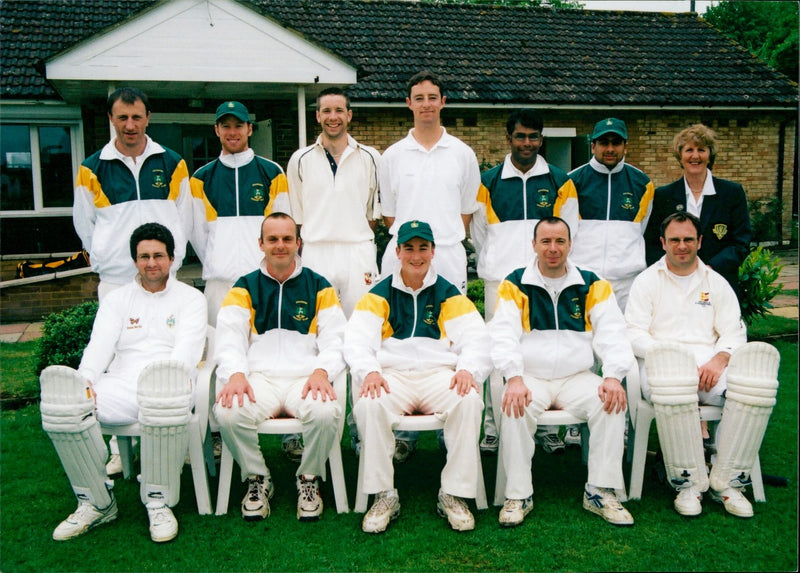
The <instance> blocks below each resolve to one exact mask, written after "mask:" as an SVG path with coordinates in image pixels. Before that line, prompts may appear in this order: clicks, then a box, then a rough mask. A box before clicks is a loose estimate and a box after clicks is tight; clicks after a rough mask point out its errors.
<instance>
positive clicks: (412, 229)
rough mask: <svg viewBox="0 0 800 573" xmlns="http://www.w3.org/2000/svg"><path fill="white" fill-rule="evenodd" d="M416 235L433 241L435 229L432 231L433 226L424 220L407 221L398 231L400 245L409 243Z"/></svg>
mask: <svg viewBox="0 0 800 573" xmlns="http://www.w3.org/2000/svg"><path fill="white" fill-rule="evenodd" d="M414 237H419V238H420V239H423V240H425V241H430V242H431V243H433V242H434V240H433V231H431V226H430V225H428V223H426V222H424V221H406V222H405V223H403V224H402V225H400V229H399V230H398V231H397V244H398V245H402V244H403V243H407V242H408V241H410V240H411V239H413V238H414Z"/></svg>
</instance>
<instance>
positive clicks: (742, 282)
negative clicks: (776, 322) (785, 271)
mask: <svg viewBox="0 0 800 573" xmlns="http://www.w3.org/2000/svg"><path fill="white" fill-rule="evenodd" d="M782 268H783V265H781V264H780V259H779V258H778V257H776V256H775V255H773V254H772V252H771V251H770V250H769V249H765V248H763V247H756V248H755V249H753V250H752V251H750V254H749V255H747V258H746V259H745V260H744V261H743V262H742V265H741V266H740V267H739V287H740V290H741V297H742V299H741V301H740V303H741V307H742V318H743V319H744V321H745V322H746V323H747V324H748V325H749V324H751V323H752V322H753V321H754V320H755V319H757V318H761V317H763V316H764V315H765V314H766V312H767V311H768V310H769V309H771V308H773V307H772V304H771V302H770V301H771V300H772V299H773V298H775V295H777V294H778V293H779V292H781V289H782V288H783V284H782V283H778V284H775V281H776V280H778V275H779V274H780V272H781V269H782Z"/></svg>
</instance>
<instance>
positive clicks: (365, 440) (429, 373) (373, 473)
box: [354, 367, 483, 498]
mask: <svg viewBox="0 0 800 573" xmlns="http://www.w3.org/2000/svg"><path fill="white" fill-rule="evenodd" d="M454 374H455V372H454V371H453V370H452V369H450V368H447V367H441V368H435V369H432V370H426V371H424V372H411V371H401V370H393V369H386V370H384V371H383V377H384V378H385V379H386V381H387V383H388V384H389V390H390V392H388V393H387V392H385V391H381V395H380V396H379V397H377V398H370V397H361V398H359V399H358V401H357V402H356V405H355V408H354V415H355V418H356V423H357V424H358V432H359V434H360V435H361V456H362V460H361V464H363V468H364V475H363V480H364V482H363V488H364V492H365V493H378V492H381V491H386V490H389V489H392V488H393V487H394V468H393V466H392V455H393V454H394V435H393V434H392V430H393V429H394V428H395V426H397V424H398V423H400V421H401V419H402V416H403V415H409V414H414V413H421V414H435V415H436V416H437V417H438V418H439V419H441V420H443V421H444V441H445V444H446V445H447V462H446V463H445V466H444V469H443V470H442V475H441V486H442V490H443V491H444V492H445V493H448V494H450V495H454V496H457V497H466V498H474V497H475V496H476V495H477V492H478V476H477V474H476V473H475V472H476V468H477V467H478V456H479V453H478V440H479V438H480V430H481V411H482V410H483V400H482V399H481V396H480V394H479V393H478V392H476V391H475V390H470V391H469V392H468V393H467V395H466V396H459V395H458V393H457V392H456V391H455V390H451V389H450V382H451V380H452V378H453V375H454Z"/></svg>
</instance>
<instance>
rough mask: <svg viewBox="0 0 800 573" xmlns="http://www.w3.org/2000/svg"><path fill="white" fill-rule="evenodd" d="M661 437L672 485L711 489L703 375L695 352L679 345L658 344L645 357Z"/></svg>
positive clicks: (679, 487)
mask: <svg viewBox="0 0 800 573" xmlns="http://www.w3.org/2000/svg"><path fill="white" fill-rule="evenodd" d="M645 369H646V371H647V379H648V381H649V382H650V388H651V390H652V395H651V399H652V401H653V409H654V410H655V412H656V426H657V427H658V439H659V441H660V442H661V452H662V454H663V455H664V465H665V466H666V470H667V477H668V478H669V482H670V485H671V486H672V487H673V488H675V489H682V488H685V487H689V485H692V484H693V485H694V486H696V487H697V488H698V489H699V490H700V491H706V490H707V489H708V472H707V471H706V465H705V457H704V455H703V437H702V434H701V433H700V409H699V406H698V403H697V387H698V384H699V376H698V374H697V362H696V361H695V359H694V356H693V355H692V353H691V352H690V351H689V350H687V349H685V348H683V347H682V346H680V345H678V344H670V343H664V344H658V345H656V346H655V347H654V348H652V349H651V350H650V351H649V352H648V353H647V356H646V357H645Z"/></svg>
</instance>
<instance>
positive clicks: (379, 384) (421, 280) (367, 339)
mask: <svg viewBox="0 0 800 573" xmlns="http://www.w3.org/2000/svg"><path fill="white" fill-rule="evenodd" d="M397 244H398V246H397V247H396V253H397V257H398V258H399V259H400V268H399V269H398V270H396V271H395V272H394V274H392V275H391V276H388V277H386V278H385V279H383V280H381V281H380V282H379V283H378V284H377V285H375V286H374V287H373V288H372V290H370V292H368V293H367V294H366V295H364V296H363V297H362V298H361V300H360V301H359V302H358V304H357V305H356V308H355V311H354V312H353V315H352V316H351V317H350V321H349V322H348V324H347V331H346V334H345V357H346V359H347V362H348V364H349V365H350V368H351V372H352V374H353V381H354V382H356V381H359V382H362V385H361V392H360V394H359V396H360V398H359V399H358V401H357V402H356V404H355V406H354V409H353V412H354V416H355V419H356V424H357V425H358V433H359V435H360V436H361V456H362V462H361V463H362V464H363V466H362V467H363V471H364V475H363V491H364V492H365V493H368V494H370V493H374V494H376V497H375V501H374V503H373V505H372V507H371V508H370V510H369V511H368V512H367V513H366V514H365V515H364V520H363V522H362V525H361V528H362V529H363V530H364V531H365V532H367V533H380V532H381V531H384V530H385V529H386V527H387V526H388V525H389V522H390V521H391V520H392V519H395V518H396V517H397V516H398V515H399V513H400V501H399V498H398V495H397V490H396V489H394V485H393V484H394V475H393V468H392V455H393V453H394V437H393V434H392V430H393V429H394V427H395V426H396V425H397V424H398V423H399V422H400V420H401V417H402V416H403V415H406V414H414V413H422V414H432V413H436V414H437V415H439V416H441V417H442V418H444V420H445V422H444V440H445V442H446V443H447V463H446V464H445V466H444V469H443V470H442V478H441V482H442V483H441V489H440V490H439V501H438V506H437V508H438V511H439V514H440V515H441V516H442V517H446V518H447V520H448V522H449V523H450V527H452V528H453V529H455V530H458V531H466V530H470V529H474V527H475V519H474V518H473V517H472V514H471V513H470V511H469V509H468V508H467V505H466V503H465V502H464V500H463V499H462V498H475V496H476V495H477V489H478V478H477V476H476V475H475V468H476V467H477V465H478V457H479V450H478V440H479V439H480V430H481V415H482V411H483V400H482V399H481V391H480V388H479V386H478V384H477V383H476V380H478V381H480V380H483V379H484V378H485V377H486V376H487V375H488V373H489V369H490V368H491V363H490V360H489V354H488V346H489V339H488V335H487V333H486V326H485V324H484V322H483V319H482V318H481V315H480V314H479V313H478V311H477V310H476V308H475V306H474V305H473V304H472V302H471V301H470V300H469V299H468V298H467V297H466V296H464V295H462V294H461V293H460V292H459V290H458V289H457V288H456V287H455V286H453V285H452V284H451V283H449V282H447V281H446V280H445V279H443V278H442V277H441V276H439V275H437V274H436V271H435V270H433V268H432V267H431V260H432V259H433V255H434V249H435V245H434V240H433V232H432V231H431V227H430V225H428V224H427V223H424V222H421V221H408V222H406V223H404V224H403V225H401V226H400V229H399V231H398V233H397Z"/></svg>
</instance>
